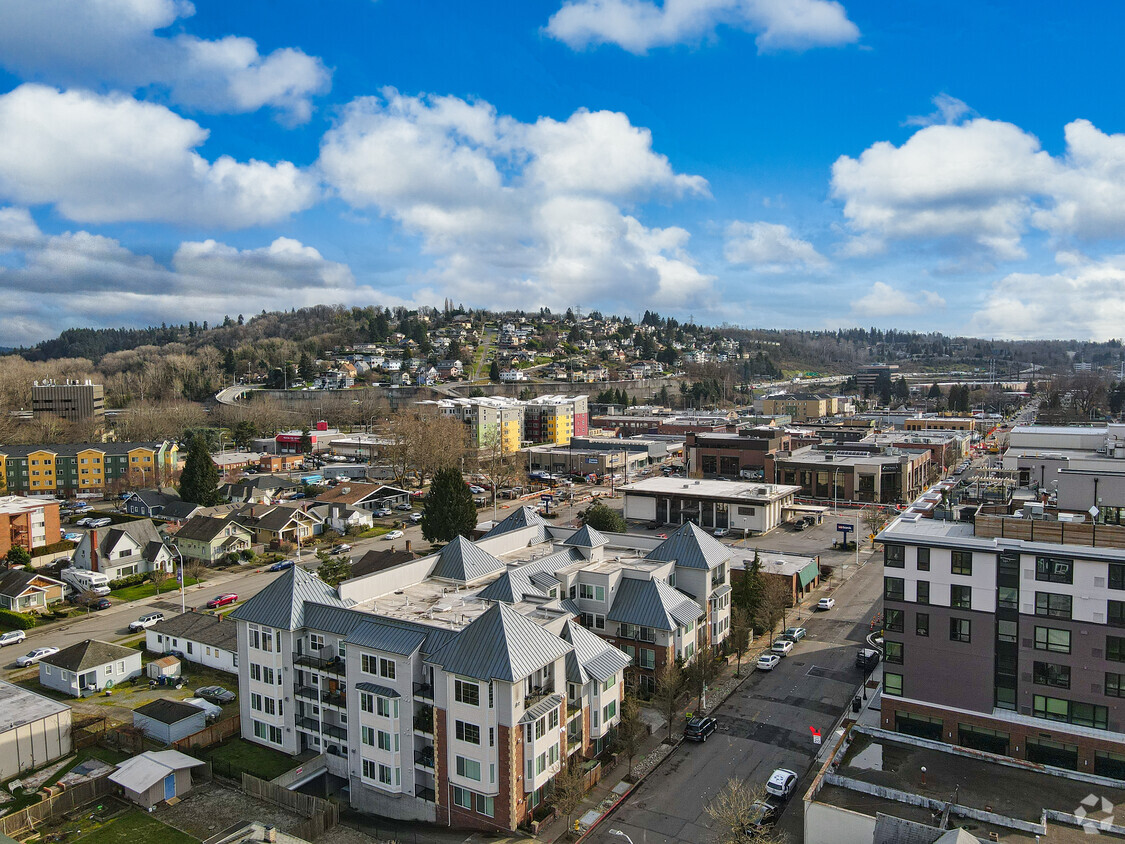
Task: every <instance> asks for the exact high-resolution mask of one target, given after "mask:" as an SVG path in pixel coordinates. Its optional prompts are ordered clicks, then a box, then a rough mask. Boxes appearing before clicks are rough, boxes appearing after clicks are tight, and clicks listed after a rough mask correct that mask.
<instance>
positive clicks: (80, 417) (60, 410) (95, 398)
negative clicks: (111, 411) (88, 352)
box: [31, 379, 105, 422]
mask: <svg viewBox="0 0 1125 844" xmlns="http://www.w3.org/2000/svg"><path fill="white" fill-rule="evenodd" d="M31 413H32V416H34V417H35V418H36V419H40V418H42V417H44V416H58V417H59V418H61V419H66V420H67V421H68V422H82V421H84V420H87V419H95V420H99V421H100V420H102V419H104V418H105V391H104V390H103V389H102V385H101V384H95V383H93V382H92V381H90V380H89V379H86V380H85V381H75V380H70V381H64V382H62V383H58V382H55V381H36V382H35V383H34V384H32V385H31Z"/></svg>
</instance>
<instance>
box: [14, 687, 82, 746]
mask: <svg viewBox="0 0 1125 844" xmlns="http://www.w3.org/2000/svg"><path fill="white" fill-rule="evenodd" d="M69 711H70V707H69V706H67V705H66V704H65V703H59V702H58V701H55V700H51V699H50V698H47V697H43V696H42V695H37V694H36V693H35V692H32V691H28V690H27V689H25V688H23V687H21V686H15V685H12V684H11V683H8V682H5V681H4V680H0V733H6V732H8V730H14V729H15V728H16V727H22V726H23V725H25V724H31V723H33V722H34V721H40V720H42V719H43V718H49V717H51V716H52V715H58V714H60V713H62V712H69Z"/></svg>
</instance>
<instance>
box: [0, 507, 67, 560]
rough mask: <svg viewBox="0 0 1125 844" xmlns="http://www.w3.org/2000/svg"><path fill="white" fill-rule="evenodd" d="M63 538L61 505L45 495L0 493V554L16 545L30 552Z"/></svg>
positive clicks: (5, 552) (0, 555)
mask: <svg viewBox="0 0 1125 844" xmlns="http://www.w3.org/2000/svg"><path fill="white" fill-rule="evenodd" d="M61 538H62V534H61V530H60V528H59V505H58V502H55V501H47V500H44V499H41V498H24V497H22V496H19V495H3V496H0V557H3V556H4V555H5V554H7V553H8V551H9V550H11V549H12V548H13V547H19V548H23V549H24V550H26V551H28V552H30V551H31V550H32V549H33V548H41V547H42V546H44V545H53V544H54V543H56V542H58V541H59V540H60V539H61Z"/></svg>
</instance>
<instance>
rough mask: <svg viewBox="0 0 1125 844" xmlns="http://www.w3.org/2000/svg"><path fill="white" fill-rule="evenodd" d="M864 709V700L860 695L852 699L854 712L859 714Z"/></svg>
mask: <svg viewBox="0 0 1125 844" xmlns="http://www.w3.org/2000/svg"><path fill="white" fill-rule="evenodd" d="M862 708H863V700H862V699H861V698H860V696H859V695H856V696H855V697H853V698H852V712H859V710H860V709H862Z"/></svg>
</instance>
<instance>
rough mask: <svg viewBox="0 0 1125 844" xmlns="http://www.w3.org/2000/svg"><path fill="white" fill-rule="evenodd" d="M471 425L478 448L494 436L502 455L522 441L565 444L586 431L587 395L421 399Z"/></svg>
mask: <svg viewBox="0 0 1125 844" xmlns="http://www.w3.org/2000/svg"><path fill="white" fill-rule="evenodd" d="M423 404H433V405H435V406H436V407H437V408H438V410H439V411H440V412H441V413H444V414H446V415H448V416H453V417H455V418H457V419H460V420H462V421H463V422H465V423H466V424H467V425H469V427H470V431H471V433H470V441H471V443H472V444H473V446H475V447H477V448H481V447H484V446H486V445H488V444H489V443H490V442H493V441H496V440H497V439H498V440H499V442H500V443H501V446H502V448H503V451H504V453H505V454H509V453H511V452H513V451H517V450H518V449H519V447H520V443H521V442H522V441H527V442H532V443H548V444H552V445H566V444H567V443H569V442H570V439H571V437H575V436H579V437H584V436H586V435H587V433H589V428H590V412H589V409H588V405H587V397H586V396H553V395H552V396H540V397H539V398H536V399H531V400H529V401H517V400H515V399H509V398H503V397H501V396H479V397H477V398H468V399H442V400H440V401H437V402H423Z"/></svg>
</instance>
